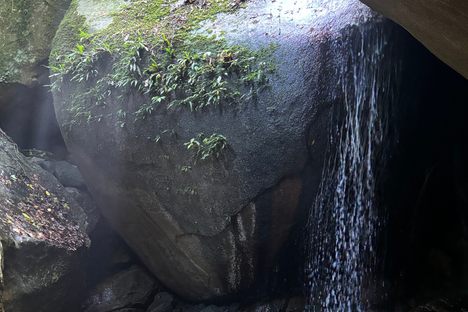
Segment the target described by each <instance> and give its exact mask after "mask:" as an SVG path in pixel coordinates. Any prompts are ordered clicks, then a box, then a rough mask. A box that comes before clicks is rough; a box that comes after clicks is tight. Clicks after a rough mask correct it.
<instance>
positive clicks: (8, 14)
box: [0, 0, 70, 86]
mask: <svg viewBox="0 0 468 312" xmlns="http://www.w3.org/2000/svg"><path fill="white" fill-rule="evenodd" d="M69 3H70V0H48V1H34V0H15V1H2V2H1V3H0V16H1V17H2V18H0V73H1V74H0V83H1V82H18V83H22V84H24V85H28V86H31V85H35V84H37V83H38V81H39V80H40V78H41V76H42V78H47V75H45V76H44V75H43V74H44V73H45V72H47V71H46V69H45V65H47V59H48V56H49V53H50V48H51V42H52V39H53V38H54V35H55V31H56V30H57V27H58V25H59V24H60V21H61V20H62V18H63V15H64V14H65V12H66V10H67V8H68V5H69Z"/></svg>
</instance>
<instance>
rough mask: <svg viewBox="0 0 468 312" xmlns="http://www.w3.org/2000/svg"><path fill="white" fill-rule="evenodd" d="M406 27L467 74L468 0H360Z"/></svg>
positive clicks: (456, 68) (451, 64)
mask: <svg viewBox="0 0 468 312" xmlns="http://www.w3.org/2000/svg"><path fill="white" fill-rule="evenodd" d="M361 1H362V2H363V3H366V4H367V5H369V6H370V7H371V8H373V9H374V10H377V11H378V12H381V13H382V14H384V15H385V16H387V17H389V18H391V19H392V20H394V21H395V22H397V23H398V24H400V25H401V26H403V27H404V28H406V29H407V30H408V31H409V32H410V33H411V34H412V35H413V36H414V37H416V39H418V40H419V41H421V42H422V43H423V44H424V45H425V46H426V47H427V48H428V49H429V50H430V51H431V52H433V53H434V54H435V55H436V56H437V57H438V58H440V59H441V60H442V61H444V62H445V63H447V64H448V65H449V66H451V67H452V68H453V69H455V70H456V71H458V72H459V73H460V74H462V75H463V76H464V77H465V78H468V27H467V25H468V2H467V1H465V0H452V1H438V0H425V1H413V0H361Z"/></svg>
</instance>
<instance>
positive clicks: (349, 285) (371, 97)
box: [306, 25, 398, 312]
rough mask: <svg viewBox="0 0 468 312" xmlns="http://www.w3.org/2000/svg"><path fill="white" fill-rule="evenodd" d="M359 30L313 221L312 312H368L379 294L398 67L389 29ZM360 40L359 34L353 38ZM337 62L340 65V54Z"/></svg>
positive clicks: (350, 46) (344, 69)
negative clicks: (385, 175) (385, 168)
mask: <svg viewBox="0 0 468 312" xmlns="http://www.w3.org/2000/svg"><path fill="white" fill-rule="evenodd" d="M372 27H373V28H370V27H367V26H365V27H363V26H361V27H360V29H359V30H356V29H354V30H353V35H352V36H348V37H347V38H346V40H347V41H346V42H345V44H344V45H342V46H344V48H343V49H341V50H340V51H342V52H343V51H344V52H343V53H345V54H348V55H349V56H345V58H346V57H347V60H346V61H344V62H343V64H340V66H339V69H338V73H339V77H340V82H339V86H338V90H337V91H336V92H335V93H336V94H334V97H335V99H343V100H337V101H336V105H337V107H335V109H334V112H333V117H332V124H335V125H338V126H335V127H332V129H331V131H330V144H329V155H328V157H327V164H326V165H325V167H324V171H323V174H322V183H321V186H320V190H319V193H318V195H317V197H316V201H315V203H314V205H313V207H312V209H311V213H310V216H309V222H308V231H309V252H308V257H309V258H308V262H307V267H306V271H307V277H308V285H307V286H308V290H309V295H308V306H307V309H308V310H309V311H325V312H326V311H330V312H337V311H340V312H341V311H369V297H370V296H371V295H375V294H371V292H373V291H374V290H375V289H376V288H377V287H376V284H378V283H379V281H378V280H377V279H376V272H375V271H376V267H377V261H376V244H377V239H378V233H379V229H380V228H381V227H382V225H383V223H384V221H383V219H385V218H384V217H383V215H382V214H381V213H380V212H379V209H377V208H378V201H377V197H376V191H377V181H376V177H377V175H378V172H379V169H380V166H382V165H383V159H382V157H383V156H382V153H381V152H382V148H383V143H384V142H386V137H387V136H388V131H390V130H389V128H388V124H387V122H386V119H388V118H389V115H390V113H389V112H390V106H391V103H392V100H393V96H394V94H393V92H392V90H393V88H392V84H393V82H394V81H395V75H396V74H397V73H398V66H397V65H396V63H392V61H394V60H392V59H391V55H390V54H391V53H390V49H389V46H390V45H389V29H388V28H386V27H383V26H376V25H372ZM356 33H357V34H356ZM337 58H341V59H342V58H343V55H338V56H337Z"/></svg>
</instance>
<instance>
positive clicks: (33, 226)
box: [0, 130, 89, 312]
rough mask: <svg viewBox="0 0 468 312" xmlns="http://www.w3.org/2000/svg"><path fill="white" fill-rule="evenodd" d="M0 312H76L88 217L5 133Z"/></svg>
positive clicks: (1, 141) (0, 182)
mask: <svg viewBox="0 0 468 312" xmlns="http://www.w3.org/2000/svg"><path fill="white" fill-rule="evenodd" d="M0 213H1V215H2V217H1V219H0V247H1V248H0V254H1V256H0V258H1V260H2V267H1V270H0V271H1V273H0V276H1V277H2V278H1V280H0V281H1V287H0V289H1V292H0V299H1V301H0V310H2V309H1V306H3V308H4V310H5V311H6V312H10V311H11V312H32V311H36V312H37V311H43V312H45V311H48V312H51V311H56V312H63V311H77V310H78V307H79V300H81V297H80V296H81V294H82V292H83V291H84V279H83V276H84V275H83V271H82V268H83V265H82V262H83V261H84V260H85V258H84V256H85V255H86V249H87V246H88V245H89V241H88V237H87V235H86V233H85V227H86V215H85V213H84V212H83V210H82V209H81V208H80V207H79V206H78V205H77V204H76V203H75V201H73V199H71V198H70V196H69V195H68V193H67V192H66V190H65V189H64V188H63V187H62V186H61V185H60V184H59V183H58V182H57V180H56V179H55V178H54V177H53V176H52V175H51V174H49V173H47V172H46V171H44V170H42V169H41V168H40V167H39V166H38V165H35V164H33V163H31V162H29V161H28V160H27V159H26V158H25V157H24V156H23V155H22V154H20V153H19V152H18V149H17V147H16V145H15V144H13V143H12V142H11V141H10V139H9V138H8V137H7V136H6V135H5V134H4V133H3V132H1V130H0Z"/></svg>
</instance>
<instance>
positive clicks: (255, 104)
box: [50, 0, 392, 301]
mask: <svg viewBox="0 0 468 312" xmlns="http://www.w3.org/2000/svg"><path fill="white" fill-rule="evenodd" d="M108 2H111V3H114V4H117V3H119V1H108ZM241 2H242V1H232V2H231V1H200V2H198V1H194V2H193V3H192V1H186V2H185V3H183V2H177V3H172V1H167V2H166V1H145V2H138V4H132V3H128V4H127V5H126V6H124V7H119V6H118V5H114V6H106V7H105V8H102V6H99V7H95V8H93V5H95V4H93V3H90V2H89V1H85V0H76V1H74V2H72V5H71V8H70V10H69V11H68V13H67V15H66V17H65V19H64V21H63V23H62V24H61V26H60V29H59V31H58V33H57V36H56V38H55V40H54V49H53V51H52V54H51V60H50V61H51V64H52V67H53V68H55V69H57V70H56V71H55V72H54V73H53V77H54V79H53V82H52V85H53V94H54V104H55V107H56V111H57V114H58V120H59V123H60V125H61V128H62V133H63V134H64V138H65V141H66V143H67V146H68V148H69V150H70V152H71V154H72V155H73V157H74V159H75V160H76V161H77V163H78V164H79V167H80V170H81V171H82V173H83V175H84V178H85V180H86V181H87V185H88V187H89V189H90V191H91V192H92V193H93V197H94V198H95V199H96V201H97V203H98V206H100V208H101V210H102V212H103V214H104V215H105V216H106V217H107V219H108V220H109V221H110V222H111V224H112V226H113V227H114V228H115V229H116V230H117V231H118V232H119V233H120V234H121V235H122V237H123V238H124V239H125V240H126V242H127V243H128V245H129V246H130V247H131V248H132V249H133V250H134V251H135V252H136V253H137V254H138V256H139V257H140V258H141V260H142V261H143V262H144V263H145V264H146V266H147V267H148V268H149V269H150V270H151V271H152V272H153V273H154V274H155V275H156V276H157V277H158V279H159V280H161V281H162V282H163V283H164V284H165V285H166V286H168V287H169V288H170V289H171V290H173V291H175V292H176V293H177V294H178V295H180V296H182V297H184V298H186V299H190V300H196V301H199V300H207V299H214V298H218V297H223V296H232V295H236V294H239V293H242V292H244V293H245V292H247V291H249V290H255V291H252V292H251V293H250V294H255V292H256V291H258V289H263V288H267V287H268V285H270V284H271V283H273V281H272V279H273V278H274V277H277V276H279V274H276V273H278V271H281V266H280V263H286V267H289V268H291V267H294V265H292V264H293V263H294V262H293V261H295V259H294V258H295V255H297V253H296V252H297V249H300V248H301V245H300V244H298V245H294V244H293V241H294V240H293V238H294V233H300V231H295V230H297V229H298V227H299V226H301V225H302V224H303V223H304V222H305V219H306V218H305V217H304V215H305V212H306V210H307V209H308V208H309V207H310V204H311V201H312V198H313V196H314V193H315V192H316V190H317V187H318V184H319V182H320V177H321V171H322V164H323V159H324V156H325V151H326V144H327V142H328V137H329V136H328V131H329V129H328V127H327V124H328V121H329V113H330V108H331V107H332V106H333V105H332V104H333V103H336V102H340V101H341V100H342V99H343V94H342V93H340V92H339V91H340V90H342V86H341V85H340V84H338V82H339V81H340V77H341V74H342V72H341V70H342V67H340V66H341V65H342V63H343V62H344V63H346V62H347V60H348V59H349V58H350V57H351V54H352V53H355V55H354V56H356V55H359V54H358V52H356V49H357V50H359V51H360V53H363V52H365V49H366V48H368V46H367V45H364V44H363V46H362V47H361V42H362V40H363V37H365V36H367V33H368V32H369V33H370V36H371V37H372V38H374V39H375V40H380V38H381V37H382V36H384V34H385V33H386V28H385V25H387V24H386V23H387V22H385V21H384V20H383V19H381V18H380V17H378V16H375V15H374V14H373V13H372V12H371V11H370V10H369V9H368V8H366V7H365V6H364V5H362V4H360V3H359V2H358V1H354V0H347V1H342V0H336V1H330V0H327V1H325V0H324V1H315V2H314V3H309V2H308V1H296V2H290V1H287V0H277V1H274V2H272V1H260V0H259V1H249V2H246V3H245V4H241ZM189 3H190V4H189ZM239 6H241V7H239ZM244 6H245V7H244ZM93 12H99V13H100V14H94V13H93ZM219 12H221V13H220V15H218V16H217V17H216V16H215V13H219ZM215 17H216V18H215ZM112 18H114V19H113V20H112ZM84 29H86V30H85V31H83V30H84ZM80 30H81V31H80ZM71 38H74V40H70V39H71ZM360 40H361V41H360ZM355 41H356V42H355ZM378 42H380V41H378ZM382 42H384V43H385V44H386V43H387V42H388V41H385V40H382ZM370 48H372V49H374V47H373V46H371V47H370ZM382 49H383V48H382ZM382 53H383V52H382ZM387 59H388V62H389V64H390V63H391V62H392V59H391V58H390V56H388V57H387ZM342 60H344V61H342ZM299 235H300V234H299ZM298 241H301V239H299V240H298ZM295 247H297V248H296V249H295ZM297 267H298V268H299V270H301V264H300V262H299V263H297ZM274 272H276V273H274ZM289 276H291V275H289ZM298 280H300V279H299V278H298Z"/></svg>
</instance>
